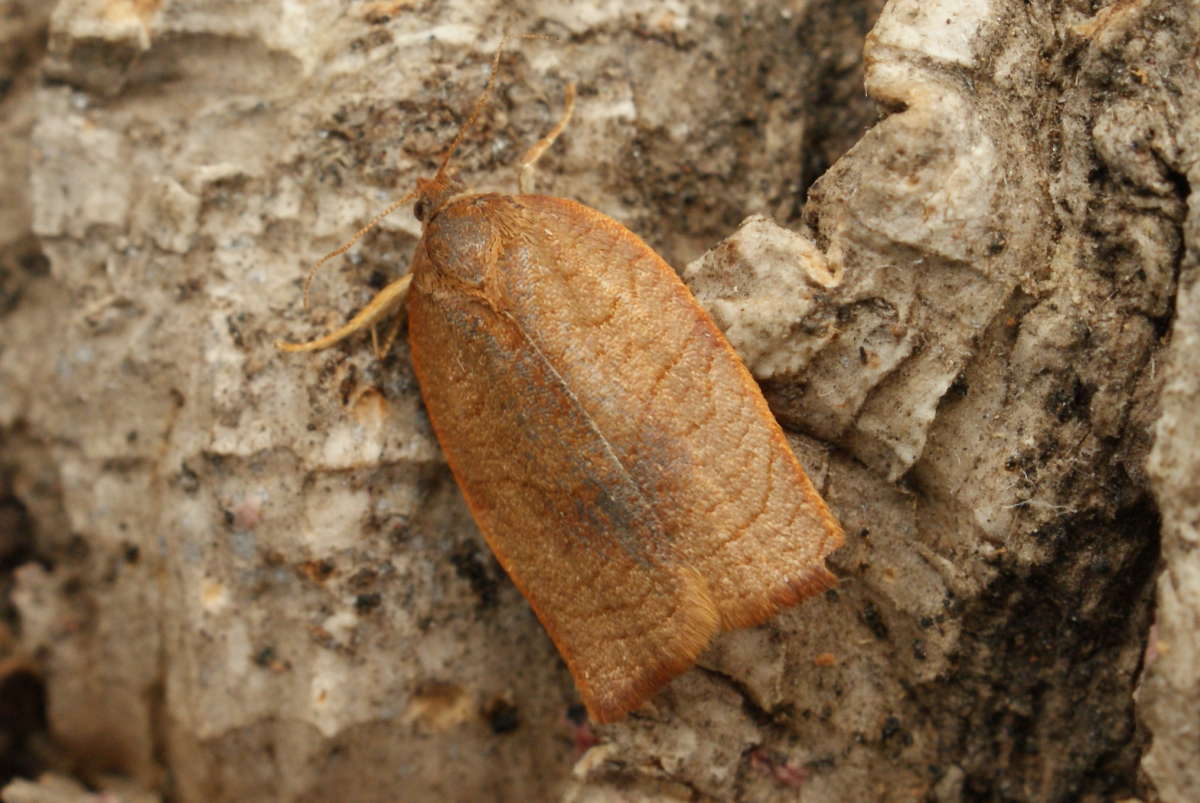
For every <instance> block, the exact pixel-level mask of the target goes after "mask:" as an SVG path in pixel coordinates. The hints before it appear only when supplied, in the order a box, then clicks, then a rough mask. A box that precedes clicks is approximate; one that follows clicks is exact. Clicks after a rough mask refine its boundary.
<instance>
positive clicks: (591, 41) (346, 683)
mask: <svg viewBox="0 0 1200 803" xmlns="http://www.w3.org/2000/svg"><path fill="white" fill-rule="evenodd" d="M0 8H3V9H4V11H5V12H6V13H5V15H4V16H3V18H2V20H0V37H2V40H0V52H5V53H6V54H8V53H11V54H14V55H12V56H11V57H9V56H6V60H5V61H4V62H3V63H2V64H0V67H2V68H3V70H4V71H5V73H4V75H3V76H0V77H2V78H3V79H4V82H3V84H2V86H3V87H4V90H5V93H4V94H3V95H2V96H0V104H2V105H0V111H2V112H3V114H2V115H0V594H2V595H3V597H2V598H0V617H2V621H0V703H9V702H11V699H13V698H14V697H15V694H16V693H15V692H14V691H13V690H14V689H18V688H22V689H24V688H29V687H33V686H36V683H35V682H34V681H35V679H36V682H40V684H41V685H42V686H43V688H44V692H45V715H46V718H47V730H48V736H39V735H38V734H37V733H32V734H26V733H25V732H24V731H22V733H21V734H20V736H21V738H22V739H25V742H23V744H24V746H23V747H22V748H21V755H23V756H26V757H32V758H31V759H30V760H31V761H32V762H33V763H34V764H36V765H38V766H40V767H42V768H45V769H53V770H56V771H58V772H60V773H62V774H65V775H73V776H74V777H75V778H77V779H86V780H87V781H89V782H91V783H93V784H98V785H100V786H105V787H107V788H113V789H114V790H115V789H118V788H119V789H120V790H121V791H122V792H123V793H125V794H129V795H132V794H133V793H132V792H130V791H129V790H130V786H129V784H134V785H136V787H138V788H140V789H141V790H142V793H143V794H144V795H146V798H145V799H156V798H158V797H161V798H164V799H171V800H180V801H211V800H258V799H261V800H288V801H291V800H296V801H299V800H332V799H342V800H392V799H404V800H412V801H425V800H429V801H440V800H493V799H494V800H514V801H516V800H570V801H606V800H617V799H621V800H661V799H668V800H669V799H681V800H697V799H699V800H742V801H759V800H794V799H797V797H798V796H799V797H802V799H804V800H806V801H809V800H812V801H850V800H865V799H880V800H912V799H936V800H946V801H954V800H964V799H966V800H1076V799H1093V800H1110V799H1120V798H1123V797H1127V796H1138V797H1140V798H1142V799H1145V800H1155V799H1161V800H1165V801H1184V800H1187V799H1189V798H1188V795H1189V794H1193V793H1194V792H1193V791H1192V790H1195V789H1196V788H1200V778H1198V777H1197V773H1198V770H1197V767H1200V730H1198V726H1197V724H1196V723H1197V722H1198V721H1200V635H1198V634H1200V486H1198V480H1197V477H1200V457H1198V455H1200V379H1198V377H1200V356H1197V355H1200V291H1198V290H1197V287H1198V284H1197V278H1196V277H1197V270H1198V261H1200V260H1198V256H1200V246H1198V244H1200V222H1198V221H1200V218H1198V217H1197V212H1196V209H1197V207H1198V206H1200V204H1198V203H1197V196H1195V195H1194V194H1193V188H1194V187H1196V186H1200V158H1198V157H1200V98H1198V97H1197V96H1198V95H1200V75H1198V74H1197V64H1198V61H1197V59H1198V53H1197V42H1200V9H1198V8H1197V5H1196V4H1195V3H1192V2H1176V0H1117V1H1116V2H1111V3H1101V2H1089V1H1085V0H1067V1H1066V2H1037V1H1035V2H1024V1H1023V0H955V1H954V2H951V0H942V1H941V2H918V0H892V2H890V3H887V5H886V6H884V5H883V4H882V3H877V2H865V3H841V2H833V0H827V1H826V2H817V1H816V0H811V2H806V1H805V0H794V1H793V2H786V3H779V2H767V0H762V2H749V3H747V2H732V1H726V2H721V1H720V0H694V1H693V2H679V3H662V2H650V0H612V2H607V3H588V4H581V3H570V2H555V1H554V0H523V2H519V3H515V4H513V3H505V4H501V3H497V2H494V1H493V0H475V2H467V1H466V0H459V1H457V2H455V1H454V0H447V1H446V2H440V3H433V2H404V1H403V0H399V1H398V2H335V1H334V0H325V1H323V2H310V3H289V2H253V3H236V2H220V3H214V2H207V1H206V2H202V1H201V0H161V2H154V1H153V0H144V1H143V2H115V1H112V0H62V1H61V2H59V3H58V4H57V5H56V6H54V7H53V11H52V12H51V11H50V9H49V8H46V4H44V3H41V2H35V1H34V0H25V1H24V2H9V3H5V4H3V5H2V6H0ZM503 9H513V10H512V11H511V18H510V24H511V28H512V30H513V31H514V32H517V33H525V32H532V33H541V34H548V35H551V36H554V37H557V38H556V39H555V40H545V39H522V40H517V41H515V42H513V43H512V45H511V51H510V52H509V53H508V54H507V55H506V56H505V58H504V66H503V69H502V71H501V74H500V76H499V80H498V89H497V92H496V95H495V98H494V100H493V103H492V105H491V107H490V109H489V110H488V111H487V112H486V113H485V114H484V116H483V118H482V122H481V125H480V126H479V129H478V130H477V131H476V132H474V133H473V134H472V135H471V136H470V137H468V139H467V141H466V142H465V143H464V146H463V147H462V149H461V150H460V156H459V163H460V165H461V167H462V168H463V171H464V176H465V178H466V179H467V181H468V183H471V184H474V185H476V186H482V187H498V188H504V189H513V188H515V171H514V169H513V168H514V167H515V165H516V163H517V161H518V159H519V157H520V155H521V154H522V152H523V151H524V149H525V148H526V147H527V146H528V145H529V144H530V143H532V142H533V141H534V140H536V139H537V137H538V136H540V134H541V133H542V132H543V131H545V130H546V129H547V128H548V127H549V126H550V125H551V124H552V123H553V122H554V120H555V119H556V118H557V115H558V113H559V108H560V102H561V98H562V90H563V87H564V85H565V84H566V82H568V81H571V80H573V81H576V82H577V83H578V85H579V89H580V97H579V102H578V106H577V109H576V115H575V119H574V121H573V122H572V125H571V127H570V128H569V129H568V131H567V133H566V134H565V135H564V136H563V138H562V139H561V140H560V141H559V142H558V143H557V144H556V145H555V147H554V148H553V149H552V150H551V151H549V152H548V153H547V155H546V157H545V158H544V159H543V162H542V164H541V166H540V173H539V178H538V181H539V185H538V186H539V190H540V191H543V192H547V193H550V194H554V195H561V196H565V197H570V198H575V199H577V200H579V201H582V202H584V203H587V204H589V205H590V206H594V207H596V208H597V209H600V210H602V211H603V212H605V213H607V214H609V215H611V216H613V217H615V218H617V219H618V220H620V221H622V222H623V223H625V224H626V225H628V226H629V227H630V228H631V229H633V230H634V231H635V232H637V233H639V234H641V235H642V236H643V237H645V238H646V239H647V240H648V241H649V242H650V243H651V244H652V245H654V246H655V247H656V248H658V249H659V250H660V252H661V253H662V254H663V256H664V257H665V258H666V259H667V260H668V262H670V263H671V264H673V265H675V266H677V267H679V268H680V269H681V272H682V274H683V275H684V277H685V280H686V281H688V283H689V284H690V285H691V286H692V288H693V290H694V291H695V292H696V293H697V296H698V297H699V298H700V299H701V301H702V303H704V304H705V305H706V306H707V307H708V308H709V309H710V310H711V311H712V312H713V314H714V317H715V318H716V319H717V320H718V322H719V323H720V325H721V326H722V327H723V328H725V329H726V330H727V332H728V334H729V336H730V338H731V340H732V341H733V342H734V344H735V346H736V347H737V348H738V349H739V350H740V351H741V353H742V354H743V356H744V357H745V359H746V360H747V362H748V364H749V365H750V366H751V369H752V370H753V371H754V372H755V374H756V376H757V377H758V378H759V379H760V380H762V382H763V383H764V388H765V389H766V391H767V396H768V399H769V401H770V402H771V404H772V407H773V409H774V411H775V413H776V415H777V416H778V417H779V419H780V421H781V422H782V423H783V424H784V426H785V428H786V429H788V430H789V431H790V432H791V433H793V434H794V435H795V440H794V443H795V445H796V447H797V451H798V454H799V455H800V457H801V460H802V461H803V462H804V463H805V465H806V466H807V467H808V469H809V472H810V475H811V476H812V478H813V481H814V483H815V484H816V485H817V487H818V488H819V489H820V490H821V491H822V493H823V494H824V495H825V497H826V499H827V500H828V501H829V503H830V506H831V508H832V509H833V510H834V512H835V514H836V515H837V516H838V517H839V519H840V520H841V522H842V524H843V526H844V527H845V529H846V533H847V544H846V546H845V547H844V548H843V549H842V550H839V551H838V552H837V553H835V554H834V556H833V558H832V560H831V567H832V568H833V569H834V571H835V573H836V574H837V575H838V576H839V578H840V585H839V587H838V589H837V590H836V591H834V592H830V593H829V594H827V595H825V596H823V597H821V598H819V599H815V600H810V601H808V602H807V603H804V604H802V605H800V606H798V607H797V608H795V609H794V610H791V611H789V612H787V613H785V614H784V615H781V616H779V617H777V618H776V619H774V620H772V621H771V622H770V623H769V624H767V625H765V626H763V627H759V628H755V629H752V630H746V631H739V632H735V633H730V634H726V635H724V636H722V637H720V638H719V639H718V640H717V642H716V643H715V644H714V646H713V647H712V648H711V649H710V650H709V651H708V652H707V653H705V655H704V656H703V657H702V659H701V661H700V665H699V667H698V668H696V669H693V670H691V671H689V672H687V673H685V674H684V675H682V676H680V677H679V678H678V679H677V680H675V681H674V682H673V683H672V684H671V685H670V686H669V687H668V689H667V690H666V691H665V692H663V693H662V694H661V695H659V696H658V697H657V698H656V699H655V700H654V701H653V703H652V705H651V706H648V707H647V708H646V709H644V710H642V711H640V712H638V713H637V714H635V715H634V716H632V717H630V718H629V719H628V720H627V721H624V722H621V723H617V724H614V725H609V726H605V727H603V728H599V727H588V726H586V725H579V724H578V723H573V722H572V721H571V720H570V719H569V717H568V716H567V714H568V710H569V708H570V706H571V705H572V704H573V703H575V702H576V701H577V700H576V696H575V693H574V690H573V688H572V685H571V681H570V677H569V676H568V674H567V672H566V670H565V668H564V667H563V665H562V663H561V661H560V660H559V658H558V656H557V654H556V653H555V651H554V649H553V647H552V645H551V644H550V642H549V640H548V639H547V638H546V636H545V634H544V633H543V632H542V630H541V628H540V626H539V625H538V623H537V621H536V619H535V618H534V616H533V614H532V613H531V611H530V610H529V608H528V606H527V605H526V603H525V602H524V600H523V599H522V598H521V596H520V594H519V593H518V592H517V591H516V590H515V589H514V588H513V586H512V585H511V583H510V582H509V581H508V579H507V578H506V577H505V576H504V574H503V572H502V571H501V570H500V569H499V567H498V565H497V563H496V562H495V560H494V559H493V558H492V556H491V555H490V554H489V553H488V552H487V550H486V547H485V546H484V544H483V542H482V540H481V539H480V537H479V535H478V533H477V531H476V530H475V528H474V525H473V524H472V523H471V520H470V516H469V515H468V513H467V511H466V509H465V506H464V504H463V502H462V500H461V498H460V496H459V493H458V491H457V489H456V488H455V487H454V484H453V481H452V479H451V478H450V476H449V473H448V471H447V469H446V467H445V464H444V461H443V459H442V457H441V455H440V452H439V450H438V447H437V444H436V442H435V440H434V438H433V435H432V432H431V430H430V428H429V425H428V422H427V420H426V418H425V416H424V413H423V411H422V409H421V405H420V401H419V397H418V394H417V388H416V384H415V379H414V377H413V373H412V369H411V367H410V366H409V363H408V354H407V347H406V345H405V344H404V343H403V342H401V343H400V344H399V346H398V347H397V349H395V350H394V352H393V354H392V355H391V356H389V357H388V358H387V359H385V360H383V361H378V360H376V359H375V358H374V357H373V356H372V355H371V353H370V348H369V345H368V344H367V343H366V341H365V340H358V341H353V342H350V343H348V344H345V345H344V346H339V347H338V348H335V349H332V350H330V351H327V352H322V353H319V354H317V355H315V356H294V355H288V356H284V355H280V354H278V353H277V352H276V351H275V349H274V348H273V345H272V344H273V342H274V341H275V339H276V338H278V337H290V338H298V337H303V336H309V335H312V334H315V333H317V332H318V331H322V330H324V329H325V328H328V327H329V326H330V325H332V324H335V323H339V322H341V321H342V320H343V319H344V318H345V316H346V315H347V314H348V313H349V312H350V311H351V310H352V309H354V308H355V307H357V306H358V305H360V304H361V303H362V302H363V301H364V300H365V299H366V298H368V297H369V295H370V293H371V291H372V287H378V286H379V285H380V284H381V283H382V282H384V281H386V280H388V279H390V278H393V277H395V276H397V275H399V273H400V272H401V271H402V270H403V269H404V268H405V266H406V265H407V262H408V258H409V255H410V254H411V252H412V248H413V245H414V244H415V242H416V238H417V236H418V235H419V225H418V223H417V222H416V221H415V220H414V219H413V218H412V217H411V216H410V215H409V214H408V213H407V210H401V211H399V212H397V213H396V214H394V215H393V216H392V217H391V218H389V219H388V220H387V221H385V222H384V223H383V224H381V226H380V227H379V228H378V229H376V230H375V231H374V232H373V233H371V234H370V235H368V236H367V237H365V238H364V240H363V241H362V243H361V245H360V246H359V247H358V248H357V249H356V250H355V252H354V254H355V255H354V256H352V257H351V258H349V259H348V260H341V261H339V262H337V263H335V265H334V266H332V267H330V268H329V269H327V270H326V271H325V272H324V273H323V274H321V275H320V276H319V277H318V279H317V280H316V282H315V283H314V286H313V290H314V302H315V305H314V310H313V312H312V313H311V314H309V313H306V312H305V311H304V309H303V307H302V304H301V281H302V279H303V276H304V272H305V270H306V268H307V266H308V265H309V264H311V262H312V261H313V260H314V259H315V258H316V257H318V256H320V255H321V254H322V253H324V252H325V251H327V250H329V249H331V248H333V247H335V246H336V245H338V244H339V243H341V242H342V241H344V240H345V239H346V238H347V237H348V236H349V235H350V234H352V233H353V232H354V231H355V230H356V229H357V228H358V227H359V226H361V225H362V224H363V223H365V222H366V221H367V220H368V219H370V217H371V216H372V214H373V213H374V212H375V211H377V210H378V209H380V208H382V207H383V206H385V205H386V203H387V201H388V200H389V199H390V198H393V197H395V196H397V195H399V194H402V193H404V192H406V191H407V190H408V189H409V188H410V187H411V186H412V184H413V182H414V180H415V178H416V177H418V176H423V175H429V174H430V173H431V172H432V169H433V167H434V166H435V160H436V157H437V156H438V155H439V154H440V152H441V149H442V148H444V147H445V145H446V144H447V143H448V142H449V140H450V139H451V137H452V136H453V134H454V132H455V130H456V128H457V126H458V124H459V123H460V122H461V120H462V119H463V117H464V116H465V115H466V113H467V112H468V110H469V108H470V104H471V102H472V101H473V100H474V98H475V96H476V94H477V92H478V91H479V90H480V88H481V87H482V85H483V83H484V80H485V78H486V70H487V65H488V63H489V61H490V59H491V56H492V54H493V53H494V51H495V48H496V46H497V44H498V43H499V39H500V33H501V30H502V29H503V27H504V24H505V19H506V12H505V11H504V10H503ZM868 31H871V35H870V36H866V34H867V32H868ZM864 37H865V40H864ZM864 42H865V58H864ZM864 64H865V65H866V67H865V69H864ZM864 84H865V87H866V94H864V93H863V87H864ZM814 181H815V183H813V182H814ZM751 215H757V216H758V217H754V218H753V219H751V220H749V221H747V222H746V223H745V225H741V226H739V224H740V223H741V221H742V220H743V219H745V218H747V217H748V216H751ZM772 219H773V220H774V221H775V223H772V222H771V220H772ZM776 223H777V224H780V225H781V226H784V227H786V229H784V228H780V227H779V226H777V225H775V224H776ZM14 679H16V680H14ZM27 694H28V692H27ZM5 710H8V709H5ZM33 719H34V720H36V717H34V718H33ZM14 721H15V720H14ZM31 721H32V720H31ZM14 733H16V730H15V726H13V725H12V724H11V723H8V724H6V723H0V737H3V739H7V740H9V741H8V743H0V749H3V750H8V751H10V752H11V751H12V750H14V749H15V748H13V747H12V745H13V741H12V740H13V738H14V737H13V734H14ZM113 776H120V778H121V779H122V780H120V781H117V780H112V777H113ZM120 784H125V786H120ZM80 790H82V787H77V786H72V782H69V781H67V780H65V779H63V778H58V779H55V780H47V781H45V782H44V783H42V784H40V785H39V784H37V783H34V782H32V781H19V782H15V783H14V784H12V785H11V786H10V787H9V788H8V789H7V790H6V791H5V792H4V795H5V796H6V797H5V800H8V801H49V800H73V799H78V798H79V796H81V795H82V794H83V792H82V791H80Z"/></svg>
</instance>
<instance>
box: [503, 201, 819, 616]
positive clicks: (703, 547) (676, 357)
mask: <svg viewBox="0 0 1200 803" xmlns="http://www.w3.org/2000/svg"><path fill="white" fill-rule="evenodd" d="M515 200H516V203H517V204H519V206H520V208H521V209H522V211H523V216H524V221H525V222H524V224H523V225H521V226H519V227H518V228H520V229H525V230H529V231H533V232H536V233H537V234H538V236H537V237H530V238H527V239H526V240H525V242H524V244H522V245H521V246H519V247H518V248H515V249H513V250H512V251H511V252H509V253H507V254H505V255H502V256H501V259H500V265H501V270H499V271H497V276H498V277H499V278H498V282H499V285H500V287H501V288H502V289H501V290H500V293H501V295H502V296H503V298H504V299H505V300H506V303H507V307H506V310H507V311H508V313H509V314H510V315H511V316H512V318H513V320H514V321H516V323H517V324H518V326H520V327H521V329H522V331H525V332H527V333H529V336H530V337H531V338H532V339H533V340H534V341H535V343H536V346H537V347H538V348H539V349H541V351H542V353H543V355H544V356H545V358H546V360H547V361H548V362H549V364H550V365H551V366H552V367H553V368H554V370H555V371H556V372H557V373H559V375H560V376H562V377H563V382H564V383H565V384H566V386H567V387H570V388H571V390H572V392H573V393H574V394H575V397H576V399H577V400H578V401H579V403H580V405H581V406H582V407H583V408H584V410H585V411H586V413H587V415H588V416H589V417H590V419H591V420H592V422H593V423H594V424H595V426H596V427H597V428H598V429H599V431H601V432H603V433H604V435H605V437H606V438H607V439H608V442H609V443H610V444H611V445H612V448H613V451H614V455H615V456H616V458H617V459H618V460H619V461H620V463H621V464H622V465H624V466H625V467H626V470H627V471H628V473H629V474H630V476H631V477H632V478H633V480H634V482H635V484H636V485H637V486H638V487H640V488H642V489H645V490H646V492H647V493H648V494H650V495H652V497H653V499H654V505H655V509H656V511H657V512H658V515H659V520H660V522H661V523H662V525H663V527H664V529H665V531H666V533H667V540H668V542H669V543H670V544H671V550H672V555H671V559H672V560H674V561H675V562H676V563H677V564H678V565H685V566H690V567H692V568H694V569H696V570H697V571H699V572H700V573H701V574H702V575H703V576H704V578H705V581H706V582H707V584H708V588H709V593H710V594H711V596H712V598H713V599H714V600H715V602H716V605H717V608H718V610H719V612H720V615H721V621H722V625H723V627H725V628H735V627H746V626H750V625H755V624H758V623H759V622H762V621H763V620H765V619H767V618H768V617H770V616H772V615H773V614H775V613H777V612H778V611H779V610H780V609H782V608H784V607H787V606H789V605H792V604H794V603H796V602H798V601H799V600H800V599H803V598H804V597H806V596H809V595H811V594H814V593H817V592H819V591H822V590H824V589H826V588H829V587H830V586H832V585H833V584H834V577H833V575H832V574H830V572H829V571H828V570H827V569H826V568H825V556H826V555H827V554H829V553H830V552H831V551H832V550H834V549H836V548H837V547H839V546H841V544H842V541H843V536H842V531H841V527H840V526H839V525H838V523H837V521H836V520H835V519H834V517H833V516H832V514H831V513H830V512H829V510H828V508H827V507H826V505H825V502H824V501H823V500H822V499H821V497H820V496H819V495H818V494H817V492H816V490H815V489H814V488H813V486H812V483H811V482H810V481H809V479H808V477H807V475H806V474H805V473H804V470H803V469H802V468H801V467H800V464H799V462H798V461H797V460H796V457H795V455H794V454H793V453H792V451H791V448H790V447H789V445H788V443H787V439H786V438H785V437H784V434H783V431H782V430H781V429H780V427H779V424H778V423H777V422H776V421H775V418H774V416H773V415H772V414H771V412H770V410H769V409H768V407H767V404H766V402H765V401H764V400H763V397H762V392H761V391H760V390H759V388H758V385H757V383H755V381H754V379H753V377H751V376H750V373H749V371H747V370H746V368H745V366H744V365H743V364H742V361H741V359H740V358H739V357H738V356H737V354H736V353H735V352H734V351H733V348H732V347H731V346H730V345H729V343H728V341H727V340H726V339H725V337H724V335H722V334H721V332H720V331H719V330H718V329H717V327H716V325H715V324H714V323H713V321H712V319H711V318H710V317H709V316H708V314H707V313H706V312H705V311H704V310H703V308H701V307H700V306H699V304H698V303H697V302H696V300H695V298H693V297H692V294H691V293H690V291H688V289H687V287H686V286H685V285H684V284H683V282H682V281H681V280H680V279H679V277H678V276H677V275H676V274H675V272H674V271H673V270H672V269H671V267H670V266H669V265H668V264H667V263H666V262H665V261H663V259H662V258H661V257H660V256H659V255H658V254H657V253H655V252H654V250H653V249H651V248H650V247H649V246H648V245H646V243H645V242H643V241H642V240H641V239H640V238H639V237H637V235H635V234H634V233H633V232H631V231H629V229H627V228H625V227H624V226H622V225H621V224H620V223H618V222H616V221H615V220H613V219H612V218H610V217H608V216H607V215H604V214H602V213H600V212H598V211H596V210H595V209H591V208H589V207H586V206H583V205H582V204H578V203H576V202H574V201H570V200H567V199H563V198H552V197H547V196H529V195H526V196H519V197H517V198H516V199H515ZM530 288H536V292H531V290H530Z"/></svg>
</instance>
